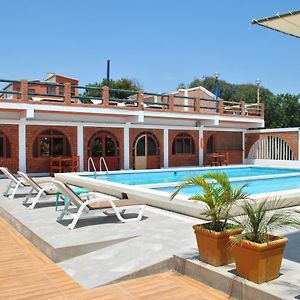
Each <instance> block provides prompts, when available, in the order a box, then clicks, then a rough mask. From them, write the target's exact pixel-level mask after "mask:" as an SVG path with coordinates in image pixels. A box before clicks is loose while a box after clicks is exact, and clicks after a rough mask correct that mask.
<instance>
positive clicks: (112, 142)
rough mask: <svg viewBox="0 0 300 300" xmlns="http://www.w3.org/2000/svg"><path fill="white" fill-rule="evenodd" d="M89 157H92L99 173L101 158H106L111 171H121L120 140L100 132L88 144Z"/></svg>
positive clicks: (105, 132)
mask: <svg viewBox="0 0 300 300" xmlns="http://www.w3.org/2000/svg"><path fill="white" fill-rule="evenodd" d="M88 156H89V157H92V159H93V161H94V164H95V166H96V169H97V171H99V170H100V165H99V161H100V157H104V159H105V161H106V164H107V167H108V169H109V170H119V169H120V155H119V143H118V140H117V139H116V137H115V136H114V135H112V134H111V133H109V132H107V131H99V132H97V133H95V134H94V135H93V136H92V137H91V138H90V140H89V143H88ZM102 168H103V166H102Z"/></svg>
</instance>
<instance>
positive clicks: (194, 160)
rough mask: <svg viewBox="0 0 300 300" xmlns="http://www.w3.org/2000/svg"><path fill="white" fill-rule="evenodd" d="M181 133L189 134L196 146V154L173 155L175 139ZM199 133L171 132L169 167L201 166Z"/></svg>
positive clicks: (194, 131) (190, 131)
mask: <svg viewBox="0 0 300 300" xmlns="http://www.w3.org/2000/svg"><path fill="white" fill-rule="evenodd" d="M180 133H187V134H189V135H190V136H191V137H192V138H193V140H194V144H195V154H175V155H173V154H172V145H173V141H174V138H175V137H176V136H177V135H178V134H180ZM198 153H199V131H197V130H193V131H192V130H189V131H182V130H169V167H180V166H198V165H199V155H198Z"/></svg>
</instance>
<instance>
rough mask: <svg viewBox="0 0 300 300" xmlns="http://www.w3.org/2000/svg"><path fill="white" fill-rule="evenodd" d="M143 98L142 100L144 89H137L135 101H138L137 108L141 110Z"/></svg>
mask: <svg viewBox="0 0 300 300" xmlns="http://www.w3.org/2000/svg"><path fill="white" fill-rule="evenodd" d="M143 100H144V91H143V90H138V94H137V101H138V104H137V105H138V109H139V110H142V109H143Z"/></svg>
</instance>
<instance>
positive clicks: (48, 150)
mask: <svg viewBox="0 0 300 300" xmlns="http://www.w3.org/2000/svg"><path fill="white" fill-rule="evenodd" d="M70 155H71V149H70V144H69V142H68V139H67V138H66V136H65V135H64V134H63V133H62V132H60V131H58V130H52V129H50V130H45V131H43V132H42V133H41V134H39V135H38V136H37V138H36V139H35V141H34V144H33V156H34V157H48V156H70Z"/></svg>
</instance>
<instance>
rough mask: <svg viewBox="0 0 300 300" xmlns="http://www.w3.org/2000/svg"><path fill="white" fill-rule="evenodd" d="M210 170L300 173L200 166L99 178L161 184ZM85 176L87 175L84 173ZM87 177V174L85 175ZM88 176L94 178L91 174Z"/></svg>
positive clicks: (240, 173) (232, 175) (248, 173)
mask: <svg viewBox="0 0 300 300" xmlns="http://www.w3.org/2000/svg"><path fill="white" fill-rule="evenodd" d="M210 171H214V172H225V173H226V174H227V175H228V177H229V178H239V177H249V176H262V177H263V176H265V175H279V174H288V173H299V172H300V170H295V169H283V168H265V167H264V168H262V167H240V168H220V167H217V168H207V169H203V168H199V169H190V170H187V169H185V170H176V171H155V172H142V171H141V172H133V173H118V174H110V175H109V176H108V177H106V176H104V175H103V176H97V179H101V180H108V181H112V182H117V183H123V184H129V185H143V184H161V183H171V182H180V181H185V180H186V179H188V178H190V177H192V176H195V175H203V174H206V173H208V172H210ZM83 176H85V175H83ZM85 177H86V176H85ZM87 177H91V178H94V176H92V175H89V176H87Z"/></svg>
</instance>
